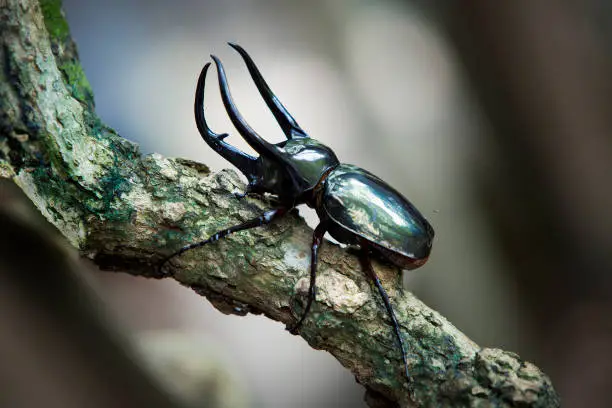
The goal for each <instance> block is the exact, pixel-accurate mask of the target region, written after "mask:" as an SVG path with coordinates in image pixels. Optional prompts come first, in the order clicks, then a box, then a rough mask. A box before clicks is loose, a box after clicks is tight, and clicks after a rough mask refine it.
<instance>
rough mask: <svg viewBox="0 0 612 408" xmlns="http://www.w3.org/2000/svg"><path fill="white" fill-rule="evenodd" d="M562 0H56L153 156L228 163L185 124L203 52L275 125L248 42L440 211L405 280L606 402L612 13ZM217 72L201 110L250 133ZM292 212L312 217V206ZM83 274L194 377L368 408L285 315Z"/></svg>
mask: <svg viewBox="0 0 612 408" xmlns="http://www.w3.org/2000/svg"><path fill="white" fill-rule="evenodd" d="M490 3H491V4H490ZM574 3H577V2H567V1H554V2H553V1H552V0H550V1H549V0H542V1H539V2H530V1H528V0H518V1H514V2H502V3H498V2H495V5H492V4H493V2H490V1H487V0H475V1H473V2H469V4H467V3H462V4H463V6H461V5H459V2H442V1H438V2H423V1H417V0H415V1H405V2H402V1H399V0H398V1H391V0H387V1H377V2H373V1H348V0H312V1H309V2H297V1H296V2H287V1H280V0H249V1H246V0H245V1H234V2H227V1H222V0H218V1H212V0H206V1H202V0H174V1H170V0H148V1H144V0H134V1H131V2H123V1H119V0H106V1H100V0H95V1H94V0H78V1H77V0H64V8H65V11H66V16H67V19H68V21H69V24H70V28H71V31H72V35H73V38H74V39H75V41H76V42H77V45H78V47H79V51H80V57H81V63H82V65H83V67H84V69H85V72H86V74H87V77H88V78H89V81H90V82H91V84H92V87H93V90H94V92H95V99H96V109H97V113H98V114H99V116H100V117H101V118H102V120H103V121H104V122H105V123H106V124H108V125H109V126H111V127H113V128H115V129H116V130H117V131H118V132H119V133H120V134H121V135H122V136H124V137H126V138H128V139H130V140H133V141H136V142H138V143H139V144H140V146H141V148H142V150H143V152H146V153H150V152H159V153H161V154H163V155H166V156H176V157H186V158H189V159H192V160H197V161H200V162H203V163H206V164H207V165H208V166H210V167H211V168H212V169H213V170H220V169H222V168H225V167H229V165H228V163H227V162H225V161H224V160H223V159H222V158H221V157H220V156H218V155H216V154H215V153H214V152H213V151H212V150H211V149H210V148H209V147H208V146H207V145H206V144H205V143H203V141H202V140H201V139H200V137H199V135H198V133H197V129H196V127H195V124H194V120H193V96H194V90H195V83H196V80H197V75H198V74H199V71H200V69H201V67H202V66H203V64H204V63H206V62H207V61H210V57H209V54H211V53H213V54H215V55H217V56H218V57H220V58H221V60H222V61H223V62H224V64H225V68H226V71H227V74H228V78H229V84H230V86H231V88H232V92H233V96H234V98H235V101H236V104H237V105H238V107H239V109H240V111H241V113H242V114H243V115H244V116H245V118H246V119H247V121H248V122H249V123H250V124H251V125H252V127H253V128H254V129H256V130H257V132H258V133H260V134H261V135H264V136H265V137H266V138H268V140H270V141H274V142H276V141H280V140H282V139H283V136H282V133H281V131H280V128H278V126H277V125H276V123H275V122H274V118H273V116H272V115H271V114H270V112H269V111H268V110H267V108H266V106H265V104H264V103H263V101H262V100H261V99H260V97H259V95H258V94H257V90H256V88H255V86H254V84H253V83H252V81H251V79H250V77H249V76H248V72H247V70H246V68H245V66H244V64H243V62H242V60H241V58H240V57H239V56H238V54H237V53H236V52H234V51H233V50H232V49H231V48H229V47H228V46H227V45H226V42H227V41H234V42H237V43H238V44H240V45H242V46H243V47H244V48H245V49H246V50H247V51H248V52H249V53H250V54H251V56H252V57H253V59H254V60H255V62H256V63H257V65H258V66H259V68H260V70H261V71H262V74H263V76H264V77H265V79H266V80H267V82H268V83H269V85H270V86H271V88H272V89H273V90H274V91H275V92H276V94H277V96H278V97H279V98H280V100H281V101H282V102H283V103H284V104H285V106H286V107H287V109H288V110H289V111H290V112H291V113H292V114H293V116H294V117H295V118H296V119H297V120H298V122H299V123H300V125H301V126H302V127H303V128H304V129H305V130H306V131H307V132H308V133H309V134H310V136H312V137H314V138H316V139H318V140H320V141H322V142H323V143H325V144H327V145H329V146H330V147H332V148H333V149H334V151H335V152H336V154H337V155H338V157H339V158H340V159H341V161H343V162H348V163H353V164H357V165H359V166H360V167H363V168H366V169H368V170H370V171H372V172H373V173H375V174H377V175H378V176H380V177H381V178H382V179H384V180H386V181H387V182H389V183H390V184H391V185H392V186H394V187H395V188H396V189H398V190H399V191H401V192H402V193H403V194H404V195H405V196H407V197H409V198H410V200H411V201H412V202H413V203H414V204H415V205H416V206H417V207H418V208H419V209H420V210H421V212H422V213H423V214H424V215H425V216H426V217H427V218H428V219H429V220H430V222H431V223H432V225H433V226H434V228H435V230H436V240H435V243H434V249H433V253H432V256H431V258H430V261H429V262H428V263H427V264H426V265H425V266H423V267H422V268H420V269H418V270H416V271H411V272H404V284H405V287H406V288H408V289H409V290H410V291H412V292H414V293H415V294H416V295H417V296H419V297H420V298H421V299H423V300H424V301H425V302H426V303H427V304H428V305H429V306H431V307H433V308H434V309H436V310H438V311H439V312H440V313H442V314H443V315H444V316H446V317H447V318H448V319H449V320H450V321H451V322H453V323H454V324H455V325H456V326H457V327H458V328H459V329H461V330H462V331H463V332H464V333H466V334H467V335H468V336H469V337H471V338H472V339H473V340H474V341H476V342H477V343H478V344H480V345H481V346H483V347H484V346H487V347H499V348H503V349H506V350H509V351H515V352H517V353H519V354H520V355H521V357H522V358H524V359H525V360H529V361H531V362H534V363H535V364H536V365H537V366H539V367H540V368H541V369H542V370H544V371H545V372H546V373H547V374H548V375H549V376H550V377H551V378H552V381H553V384H554V385H555V387H556V389H557V391H558V392H559V393H560V394H561V397H562V400H563V405H564V406H565V407H587V406H588V407H609V406H612V396H610V393H609V389H610V386H612V380H611V379H612V318H611V317H610V316H611V313H612V274H611V272H612V246H611V244H612V188H611V182H612V120H611V118H612V115H611V114H612V109H611V107H612V104H611V103H610V102H612V100H611V96H612V86H611V85H612V80H611V79H612V70H611V69H610V67H611V65H610V62H611V61H610V56H611V54H610V51H611V49H610V47H609V44H610V43H611V40H612V9H611V7H610V6H609V5H608V4H607V3H606V2H605V1H603V0H588V1H585V2H582V3H580V4H574ZM213 78H214V77H213V76H212V75H211V76H210V78H209V85H208V86H207V95H206V102H205V103H206V107H207V117H208V118H209V123H210V124H211V127H212V128H213V129H214V130H215V131H217V132H230V135H231V136H230V138H229V139H228V141H229V142H230V143H232V144H235V145H236V146H238V147H240V148H241V149H244V150H246V151H249V148H248V146H246V144H245V143H244V142H243V141H242V139H241V138H240V137H238V136H237V134H236V132H235V131H234V130H233V127H232V125H231V123H230V121H229V119H228V118H227V116H226V114H225V112H224V111H223V108H222V104H221V99H220V96H219V92H218V89H217V85H216V81H215V80H214V79H213ZM301 213H302V214H303V215H304V216H305V217H306V219H307V220H308V221H309V222H310V223H311V225H312V223H313V221H314V220H315V217H314V215H313V213H312V212H309V211H306V210H304V211H301ZM305 273H306V271H305ZM83 274H84V275H86V276H87V279H88V280H89V281H90V283H91V285H92V286H93V287H95V288H96V291H97V292H98V294H99V296H100V297H101V298H102V300H103V304H104V308H105V309H107V310H108V311H109V313H110V315H111V319H112V320H114V321H115V322H116V324H118V325H120V326H121V327H122V329H121V330H122V331H123V332H125V333H127V334H128V336H130V337H131V338H132V339H133V340H134V342H135V343H136V344H140V345H143V349H144V350H145V351H146V350H148V352H147V353H148V354H149V355H156V356H158V357H156V358H157V359H158V360H159V359H162V360H163V359H166V358H168V359H170V360H173V359H175V360H176V361H175V365H178V367H179V368H180V370H182V372H183V374H185V375H186V376H189V375H190V374H189V373H190V372H191V371H190V370H192V371H194V372H196V371H198V370H200V371H202V370H204V371H205V370H207V369H205V368H201V367H198V366H197V363H194V361H195V362H197V361H198V360H202V361H203V360H206V361H212V362H213V363H214V364H218V366H219V367H221V368H219V370H221V371H222V372H223V376H225V377H224V378H226V380H224V383H225V384H231V388H232V391H231V392H230V394H232V395H233V396H234V397H236V398H237V400H236V401H232V403H231V405H229V406H248V407H279V408H281V407H306V408H308V407H348V406H351V407H364V406H365V403H363V402H362V397H363V389H362V387H361V386H359V385H358V384H356V383H355V381H354V378H353V377H352V376H351V375H350V373H349V372H348V371H346V370H344V369H343V368H342V367H341V366H340V364H339V363H338V362H337V361H336V360H335V359H333V357H332V356H331V355H329V354H327V353H325V352H322V351H315V350H312V349H310V348H309V347H308V346H307V344H306V343H305V341H304V340H302V339H301V338H300V337H296V336H291V335H289V334H288V333H287V332H285V330H284V328H283V326H282V325H281V324H280V323H276V322H271V321H269V320H267V319H266V318H263V317H261V316H247V317H235V316H225V315H222V314H221V313H219V312H217V311H216V310H215V309H213V308H212V306H211V305H210V304H209V303H208V302H207V301H206V300H205V299H203V298H201V297H199V296H198V295H196V294H195V293H193V292H192V291H190V290H189V289H186V288H183V287H180V286H179V285H177V284H176V283H174V282H172V281H154V280H145V279H138V278H134V277H131V276H127V275H123V274H112V273H99V272H96V271H95V267H91V266H84V267H83ZM160 356H161V357H160ZM164 361H165V360H164ZM166 370H168V368H166ZM219 375H221V374H219ZM173 387H174V388H173V389H174V390H175V392H178V393H183V394H189V393H191V394H190V395H191V398H192V399H193V398H194V396H195V395H201V393H202V390H201V389H200V390H199V391H198V390H194V389H191V390H189V389H186V388H185V387H183V388H181V387H180V386H179V385H177V384H174V385H173ZM187 388H189V387H187ZM196 388H197V387H196ZM179 389H180V390H179ZM176 390H179V391H176ZM198 392H200V394H198Z"/></svg>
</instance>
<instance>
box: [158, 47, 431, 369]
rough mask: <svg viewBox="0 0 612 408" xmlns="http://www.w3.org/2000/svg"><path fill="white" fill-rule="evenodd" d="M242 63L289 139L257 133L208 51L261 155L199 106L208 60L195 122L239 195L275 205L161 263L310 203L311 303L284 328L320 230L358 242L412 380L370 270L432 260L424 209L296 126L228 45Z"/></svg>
mask: <svg viewBox="0 0 612 408" xmlns="http://www.w3.org/2000/svg"><path fill="white" fill-rule="evenodd" d="M229 45H230V46H231V47H232V48H233V49H234V50H236V51H237V52H238V53H239V54H240V56H241V57H242V59H243V60H244V62H245V63H246V66H247V69H248V71H249V73H250V75H251V78H252V79H253V81H254V82H255V85H256V86H257V90H258V91H259V93H260V95H261V97H262V98H263V100H264V101H265V103H266V105H267V106H268V108H269V109H270V110H271V111H272V113H273V115H274V117H275V119H276V121H277V122H278V124H279V125H280V127H281V129H282V131H283V133H284V135H285V137H286V139H287V140H286V141H282V142H280V143H277V144H272V143H269V142H267V141H266V140H265V139H263V138H262V137H261V136H260V135H259V134H257V132H255V131H254V130H253V129H252V128H251V127H250V126H249V125H248V124H247V122H246V121H245V120H244V118H243V117H242V116H241V115H240V113H239V111H238V109H237V107H236V106H235V104H234V101H233V99H232V96H231V94H230V90H229V86H228V83H227V78H226V75H225V70H224V68H223V64H222V63H221V61H220V60H219V59H218V58H217V57H215V56H214V55H211V58H212V59H213V61H214V63H215V65H216V68H217V76H218V80H219V87H220V89H221V98H222V100H223V105H224V106H225V110H226V112H227V114H228V116H229V117H230V119H231V121H232V123H233V125H234V126H235V128H236V129H237V130H238V132H239V133H240V135H241V136H242V138H243V139H244V140H245V141H246V142H247V143H248V144H249V145H250V146H251V147H252V148H253V149H254V150H255V151H256V152H257V153H258V154H259V157H253V156H251V155H249V154H246V153H244V152H242V151H241V150H239V149H237V148H236V147H234V146H232V145H231V144H229V143H227V142H226V141H225V138H226V137H227V136H228V134H227V133H223V134H218V133H215V132H213V131H212V130H211V129H210V127H209V126H208V124H207V122H206V118H205V112H204V87H205V80H206V73H207V71H208V68H209V67H210V64H211V63H210V62H208V63H206V64H205V65H204V67H203V68H202V71H201V72H200V76H199V78H198V83H197V87H196V94H195V103H194V111H195V121H196V125H197V128H198V131H199V132H200V134H201V136H202V138H203V139H204V141H205V142H206V143H207V144H208V145H209V146H210V147H211V148H212V149H213V150H214V151H215V152H217V153H218V154H220V155H221V156H222V157H224V158H225V159H226V160H227V161H229V162H230V163H231V164H233V165H234V166H235V167H237V168H238V170H240V171H241V172H242V173H243V174H244V175H245V176H246V178H247V180H248V184H247V188H246V191H245V192H244V193H242V194H237V196H238V197H240V198H242V197H245V196H246V195H250V194H252V195H256V196H257V195H259V196H261V195H263V194H265V193H268V194H271V195H273V196H275V197H276V199H277V202H278V205H277V206H276V208H273V209H271V210H268V211H266V212H264V213H263V214H262V215H260V216H259V217H256V218H254V219H251V220H248V221H246V222H244V223H242V224H239V225H235V226H232V227H229V228H227V229H224V230H221V231H218V232H216V233H215V234H213V235H211V236H210V237H209V238H208V239H206V240H204V241H200V242H196V243H193V244H189V245H186V246H184V247H182V248H181V249H179V250H178V251H176V252H174V253H172V254H171V255H169V256H167V257H165V258H164V259H163V260H162V262H161V264H160V268H163V266H164V265H165V264H166V262H168V261H169V260H170V259H172V258H174V257H175V256H178V255H181V254H183V253H184V252H186V251H189V250H191V249H195V248H199V247H201V246H203V245H206V244H210V243H213V242H216V241H218V240H219V239H221V238H223V237H226V236H227V235H230V234H233V233H235V232H238V231H243V230H246V229H250V228H255V227H259V226H262V225H266V224H269V223H270V222H272V221H274V220H275V219H278V218H279V217H282V216H283V215H284V214H286V213H287V212H288V211H290V210H291V209H293V208H294V207H295V206H297V205H299V204H306V205H308V206H309V207H311V208H314V209H315V210H316V212H317V215H318V217H319V224H318V225H317V226H316V228H315V230H314V233H313V237H312V245H311V261H310V285H309V290H308V301H307V303H306V307H305V308H304V310H303V313H302V315H301V317H300V318H299V319H298V320H297V322H296V323H295V324H294V325H293V326H292V327H290V328H288V330H289V331H290V332H291V333H292V334H297V333H298V330H299V329H300V327H301V326H302V324H303V323H304V320H305V319H306V317H307V315H308V313H309V311H310V308H311V306H312V303H313V301H314V300H315V285H316V271H317V257H318V253H319V249H320V247H321V244H322V242H323V236H324V235H325V233H329V234H330V235H331V236H332V237H333V238H334V239H336V240H337V241H338V242H340V243H343V244H348V245H352V246H356V247H358V248H359V253H360V258H361V261H362V262H361V263H362V265H363V267H364V269H365V272H366V273H367V275H368V276H369V277H370V278H371V280H372V281H373V283H374V285H375V286H376V288H377V289H378V291H379V293H380V295H381V297H382V299H383V303H384V305H385V308H386V309H387V313H388V315H389V317H390V318H391V321H392V324H393V328H394V331H395V335H396V337H397V340H398V343H399V346H400V349H401V355H402V361H403V363H404V368H405V372H406V378H407V379H408V380H410V374H409V370H408V362H407V358H406V347H405V344H404V341H403V339H402V336H401V334H400V329H399V324H398V322H397V318H396V316H395V312H394V311H393V308H392V306H391V301H390V300H389V296H388V295H387V292H386V291H385V289H384V288H383V286H382V284H381V282H380V279H379V278H378V276H377V275H376V272H375V271H374V269H373V268H372V263H371V262H370V256H371V254H373V253H375V254H377V255H379V256H382V257H383V258H384V259H386V260H388V261H390V262H391V263H393V264H394V265H396V266H398V267H400V268H403V269H415V268H417V267H419V266H421V265H423V264H424V263H425V262H426V261H427V259H428V258H429V254H430V252H431V246H432V241H433V238H434V230H433V228H432V226H431V225H430V224H429V222H428V221H427V220H426V219H425V217H423V215H422V214H421V213H420V212H419V211H418V210H417V209H416V208H415V207H414V206H413V205H412V204H411V203H410V201H408V199H406V198H405V197H404V196H402V195H401V194H400V193H399V192H398V191H396V190H395V189H393V188H392V187H391V186H389V185H388V184H387V183H385V182H384V181H383V180H381V179H380V178H378V177H376V176H375V175H373V174H372V173H370V172H368V171H366V170H364V169H361V168H359V167H357V166H353V165H350V164H343V163H340V161H339V160H338V158H337V157H336V155H335V153H334V152H333V151H332V150H331V149H330V148H329V147H327V146H325V145H324V144H322V143H321V142H319V141H317V140H315V139H313V138H311V137H309V136H308V134H307V133H306V132H305V131H304V130H303V129H302V128H301V127H300V126H299V125H298V123H297V122H296V120H295V119H294V118H293V116H291V114H290V113H289V112H288V111H287V109H285V107H284V106H283V105H282V103H281V102H280V101H279V99H278V98H277V97H276V95H275V94H274V93H273V92H272V90H271V89H270V87H269V86H268V84H267V83H266V81H265V80H264V78H263V77H262V75H261V73H260V72H259V69H258V68H257V66H256V65H255V63H254V62H253V60H252V59H251V57H250V56H249V54H247V52H246V51H245V50H244V49H243V48H242V47H240V46H239V45H238V44H234V43H229Z"/></svg>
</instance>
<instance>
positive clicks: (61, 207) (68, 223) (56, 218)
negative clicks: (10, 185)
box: [13, 171, 86, 248]
mask: <svg viewBox="0 0 612 408" xmlns="http://www.w3.org/2000/svg"><path fill="white" fill-rule="evenodd" d="M13 180H14V181H15V183H16V184H17V185H18V186H19V187H20V188H21V189H22V190H23V192H24V193H25V194H26V195H27V196H28V198H29V199H30V200H31V201H32V202H33V203H34V204H36V206H37V207H38V209H39V211H40V212H41V213H42V215H43V216H44V217H45V218H46V219H47V220H48V221H49V222H51V223H52V224H54V225H55V226H56V227H57V228H58V229H59V230H60V231H62V234H64V236H65V237H66V238H67V239H68V241H69V242H70V243H71V244H72V245H73V246H75V247H77V248H79V247H81V245H82V244H83V243H84V242H85V238H86V229H85V225H84V224H83V222H82V219H81V215H80V213H79V212H78V210H77V208H78V207H76V206H72V205H71V204H72V203H70V201H69V200H66V201H64V200H63V199H62V198H60V197H57V195H56V194H48V191H47V190H40V189H37V188H36V186H37V185H39V182H40V181H39V180H35V179H34V173H30V172H26V171H22V172H20V173H19V174H18V175H17V176H15V177H14V179H13ZM48 187H49V188H51V186H48Z"/></svg>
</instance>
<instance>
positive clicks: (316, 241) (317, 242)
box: [287, 221, 327, 334]
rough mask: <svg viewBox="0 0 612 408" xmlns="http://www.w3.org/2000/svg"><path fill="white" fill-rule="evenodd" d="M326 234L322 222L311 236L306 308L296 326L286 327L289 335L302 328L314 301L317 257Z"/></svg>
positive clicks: (325, 226)
mask: <svg viewBox="0 0 612 408" xmlns="http://www.w3.org/2000/svg"><path fill="white" fill-rule="evenodd" d="M325 232H327V225H326V223H325V222H324V221H322V222H320V223H319V225H317V227H316V228H315V230H314V233H313V234H312V247H311V258H310V286H309V288H308V302H307V303H306V307H305V308H304V312H303V313H302V317H300V320H298V322H297V323H296V324H294V325H293V326H291V327H288V328H287V330H289V332H290V333H291V334H297V333H298V331H299V329H300V327H302V323H304V320H305V319H306V316H307V315H308V312H309V311H310V307H311V306H312V302H313V301H314V299H315V295H316V288H315V284H316V279H317V261H318V255H319V247H320V246H321V243H322V242H323V236H324V235H325Z"/></svg>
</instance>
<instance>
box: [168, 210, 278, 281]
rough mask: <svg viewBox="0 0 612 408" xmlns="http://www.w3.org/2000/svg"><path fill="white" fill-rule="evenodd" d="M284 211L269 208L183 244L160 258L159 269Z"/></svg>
mask: <svg viewBox="0 0 612 408" xmlns="http://www.w3.org/2000/svg"><path fill="white" fill-rule="evenodd" d="M285 213H287V209H286V208H277V209H274V210H269V211H266V212H265V213H263V214H262V215H260V216H259V217H256V218H253V219H251V220H248V221H246V222H243V223H242V224H238V225H234V226H233V227H229V228H226V229H224V230H221V231H217V232H215V233H214V234H213V235H211V236H210V237H208V239H205V240H204V241H200V242H195V243H193V244H189V245H185V246H184V247H182V248H181V249H179V250H178V251H176V252H174V253H172V254H170V255H168V256H167V257H165V258H164V259H162V261H161V262H160V264H159V271H160V272H162V273H163V267H164V265H165V264H166V263H167V262H168V261H169V260H170V259H172V258H174V257H175V256H179V255H181V254H183V253H184V252H187V251H189V250H191V249H195V248H199V247H201V246H204V245H206V244H210V243H212V242H216V241H218V240H220V239H221V238H225V237H226V236H228V235H230V234H233V233H234V232H238V231H244V230H247V229H251V228H256V227H260V226H262V225H266V224H269V223H270V222H272V220H274V219H275V218H278V217H280V216H282V215H284V214H285Z"/></svg>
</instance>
